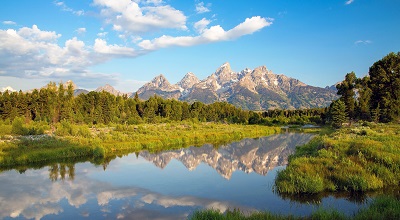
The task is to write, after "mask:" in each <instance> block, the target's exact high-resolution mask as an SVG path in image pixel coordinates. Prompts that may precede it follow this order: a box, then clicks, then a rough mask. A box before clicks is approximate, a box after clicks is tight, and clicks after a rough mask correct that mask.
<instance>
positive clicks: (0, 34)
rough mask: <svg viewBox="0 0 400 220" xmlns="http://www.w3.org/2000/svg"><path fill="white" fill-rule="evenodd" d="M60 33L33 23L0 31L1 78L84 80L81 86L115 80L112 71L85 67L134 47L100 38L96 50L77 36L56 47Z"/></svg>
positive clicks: (125, 52)
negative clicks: (104, 72) (91, 69)
mask: <svg viewBox="0 0 400 220" xmlns="http://www.w3.org/2000/svg"><path fill="white" fill-rule="evenodd" d="M60 36H61V35H60V34H57V33H56V32H52V31H42V30H40V29H39V28H38V27H37V26H36V25H33V26H32V28H28V27H23V28H20V29H19V30H13V29H8V30H0V66H1V67H2V69H1V71H2V73H1V77H2V78H3V79H4V77H17V78H24V79H31V80H33V79H35V80H38V79H46V80H52V81H60V80H62V79H64V80H68V79H71V80H79V81H81V82H83V85H84V86H85V84H86V85H89V84H92V83H93V82H90V81H88V80H93V79H96V81H97V79H101V80H102V81H104V82H116V75H115V74H102V73H95V72H91V71H89V70H88V68H89V67H90V66H93V65H96V64H99V63H102V62H105V61H107V60H109V59H111V58H113V57H118V56H123V57H125V56H128V55H131V53H132V50H133V49H127V48H123V47H118V46H116V45H111V46H110V45H107V44H106V42H105V41H104V43H103V44H101V43H102V42H101V41H100V42H98V43H97V45H95V46H96V49H97V50H99V53H97V52H98V51H95V50H94V49H93V48H92V47H90V46H87V45H85V43H84V42H83V41H80V40H78V39H77V38H76V37H75V38H72V39H69V40H67V41H66V42H65V43H64V46H59V45H58V44H57V41H58V38H59V37H60ZM118 53H120V54H118ZM110 55H112V56H110ZM35 82H36V81H35ZM47 82H48V81H47ZM96 83H99V82H98V81H97V82H96ZM1 86H7V85H1ZM97 86H98V85H97Z"/></svg>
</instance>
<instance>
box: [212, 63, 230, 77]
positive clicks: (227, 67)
mask: <svg viewBox="0 0 400 220" xmlns="http://www.w3.org/2000/svg"><path fill="white" fill-rule="evenodd" d="M222 72H232V70H231V65H230V64H229V63H228V62H225V63H224V64H222V65H221V66H220V67H219V68H218V69H217V71H215V74H216V75H219V74H221V73H222Z"/></svg>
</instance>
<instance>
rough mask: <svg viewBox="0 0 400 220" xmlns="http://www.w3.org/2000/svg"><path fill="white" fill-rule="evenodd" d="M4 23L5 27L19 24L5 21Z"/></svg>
mask: <svg viewBox="0 0 400 220" xmlns="http://www.w3.org/2000/svg"><path fill="white" fill-rule="evenodd" d="M2 23H3V24H5V25H16V24H17V23H15V22H14V21H3V22H2Z"/></svg>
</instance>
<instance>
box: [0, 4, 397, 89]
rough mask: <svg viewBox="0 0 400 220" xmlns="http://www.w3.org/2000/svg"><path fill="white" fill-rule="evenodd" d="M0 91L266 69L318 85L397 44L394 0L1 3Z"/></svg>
mask: <svg viewBox="0 0 400 220" xmlns="http://www.w3.org/2000/svg"><path fill="white" fill-rule="evenodd" d="M0 5H1V7H0V89H2V88H6V87H7V86H11V87H12V88H13V89H16V90H20V89H21V90H23V91H24V90H28V89H33V88H40V87H42V86H43V85H46V84H47V83H48V82H50V81H53V82H57V83H58V82H61V81H63V82H65V81H67V80H73V81H74V82H75V83H76V84H77V85H78V87H80V88H85V89H95V88H97V87H99V86H103V85H105V84H106V83H108V84H110V85H112V86H114V87H115V88H116V89H119V90H121V91H123V92H134V91H136V90H137V89H138V88H139V87H140V86H142V85H143V84H144V83H145V82H147V81H150V80H151V79H152V78H154V77H155V76H157V75H159V74H163V75H164V76H166V78H167V79H168V80H169V81H170V82H171V83H176V82H178V81H179V80H180V79H181V78H183V76H184V75H185V74H186V73H187V72H193V73H195V74H196V75H197V77H198V78H199V79H205V78H206V77H207V76H209V75H211V74H212V73H213V72H215V70H216V69H217V68H218V67H219V66H221V65H222V64H223V63H225V62H229V63H230V64H231V67H232V69H233V71H241V70H243V69H245V68H250V69H254V68H256V67H258V66H263V65H265V66H267V68H268V69H270V70H272V71H273V72H274V73H277V74H285V75H287V76H289V77H293V78H297V79H299V80H300V81H303V82H305V83H307V84H310V85H313V86H320V87H324V86H327V85H332V84H334V83H336V82H338V81H341V80H342V79H343V78H344V76H345V74H346V73H348V72H351V71H354V72H356V74H357V76H359V77H361V76H364V75H366V74H367V73H368V68H369V67H370V66H371V65H372V64H373V63H374V62H375V61H377V60H379V59H381V58H382V57H383V56H385V55H386V54H388V53H389V52H398V51H400V37H399V36H400V28H399V27H400V16H398V11H399V10H400V1H398V0H353V1H352V0H336V1H321V0H309V1H298V0H292V1H290V0H262V1H261V0H235V1H232V0H216V1H202V0H185V1H178V0H80V1H75V0H63V1H61V0H56V1H53V0H50V1H45V0H41V1H31V0H2V1H1V3H0Z"/></svg>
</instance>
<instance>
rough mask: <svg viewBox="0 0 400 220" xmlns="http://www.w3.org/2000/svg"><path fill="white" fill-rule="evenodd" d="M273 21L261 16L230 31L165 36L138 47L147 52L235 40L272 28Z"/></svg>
mask: <svg viewBox="0 0 400 220" xmlns="http://www.w3.org/2000/svg"><path fill="white" fill-rule="evenodd" d="M272 21H273V19H271V18H261V17H260V16H255V17H252V18H246V20H245V21H244V22H243V23H241V24H239V25H237V26H236V27H234V28H232V29H231V30H229V31H225V30H224V29H223V28H222V27H221V26H219V25H216V26H212V27H210V28H208V29H207V28H205V29H203V30H202V33H201V35H199V36H196V37H192V36H180V37H172V36H166V35H163V36H161V37H159V38H156V39H153V40H143V41H141V42H140V43H139V44H138V45H139V46H140V47H141V48H143V49H145V50H157V49H160V48H165V47H170V46H193V45H198V44H204V43H210V42H216V41H226V40H234V39H237V38H239V37H241V36H244V35H248V34H252V33H254V32H256V31H258V30H261V29H262V28H264V27H267V26H270V25H271V24H272ZM197 23H198V22H197ZM201 23H203V26H204V24H205V23H207V22H204V21H203V22H201ZM201 23H199V24H198V25H197V26H198V27H199V26H200V24H201Z"/></svg>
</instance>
